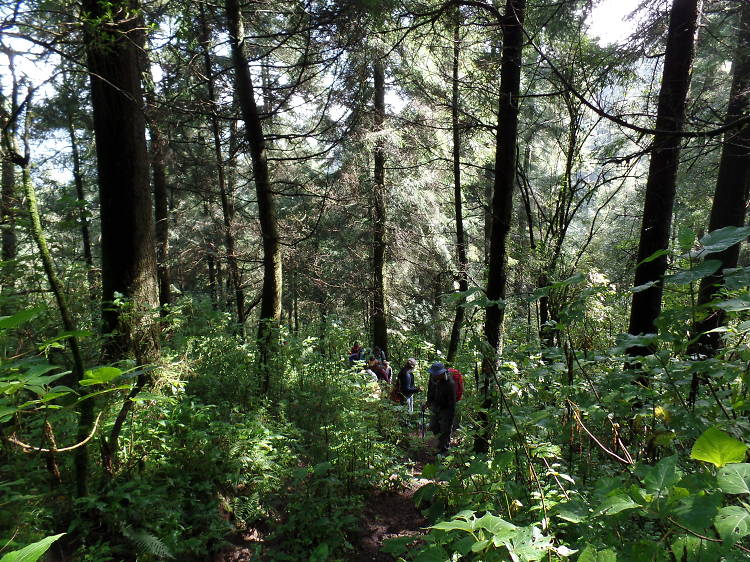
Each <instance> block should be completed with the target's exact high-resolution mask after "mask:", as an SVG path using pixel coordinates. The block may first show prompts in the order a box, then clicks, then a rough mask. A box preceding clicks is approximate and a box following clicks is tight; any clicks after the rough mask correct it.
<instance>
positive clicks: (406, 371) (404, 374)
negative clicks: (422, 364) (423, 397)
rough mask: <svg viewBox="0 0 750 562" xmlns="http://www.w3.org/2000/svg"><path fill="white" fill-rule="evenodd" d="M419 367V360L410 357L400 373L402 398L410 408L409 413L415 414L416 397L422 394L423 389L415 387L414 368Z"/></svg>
mask: <svg viewBox="0 0 750 562" xmlns="http://www.w3.org/2000/svg"><path fill="white" fill-rule="evenodd" d="M416 366H417V360H416V359H414V358H413V357H410V358H409V359H407V360H406V363H404V366H403V367H401V370H400V371H399V372H398V388H399V392H400V393H401V396H403V403H405V404H406V405H407V406H408V407H409V413H410V414H413V413H414V395H415V394H416V393H417V392H422V389H421V388H419V387H418V386H415V385H414V368H415V367H416Z"/></svg>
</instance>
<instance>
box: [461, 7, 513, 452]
mask: <svg viewBox="0 0 750 562" xmlns="http://www.w3.org/2000/svg"><path fill="white" fill-rule="evenodd" d="M525 8H526V0H507V2H506V4H505V16H504V20H503V38H504V41H503V54H502V65H501V70H500V100H499V107H498V113H497V141H496V147H495V185H494V194H493V197H492V227H491V235H490V263H489V272H488V279H487V298H488V299H490V300H491V301H498V300H501V299H504V298H505V289H506V280H507V271H506V265H507V253H508V252H507V250H508V248H507V245H508V232H510V223H511V217H512V211H513V190H514V188H515V185H516V145H517V141H518V111H519V90H520V86H521V62H522V58H521V57H522V49H523V43H524V37H523V18H524V11H525ZM504 314H505V307H504V305H499V304H493V305H491V306H489V307H487V312H486V317H485V321H484V337H485V339H486V340H487V344H488V347H489V352H488V353H487V354H485V356H484V358H483V360H482V377H483V378H482V395H483V397H484V404H483V412H482V413H481V415H480V424H481V425H482V426H483V430H482V432H481V433H480V434H479V435H478V436H477V438H476V440H475V442H474V449H475V450H476V451H477V452H487V451H488V450H489V444H490V430H489V417H488V416H487V413H486V412H487V411H488V410H489V409H490V408H491V407H492V394H491V392H490V389H491V384H492V380H493V378H494V374H495V369H496V367H497V352H498V349H499V347H500V333H501V329H502V324H503V317H504Z"/></svg>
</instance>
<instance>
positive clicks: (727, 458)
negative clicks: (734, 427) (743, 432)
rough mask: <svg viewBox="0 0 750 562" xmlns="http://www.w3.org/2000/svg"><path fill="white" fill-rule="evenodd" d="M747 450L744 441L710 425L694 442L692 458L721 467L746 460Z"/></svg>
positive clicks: (691, 452)
mask: <svg viewBox="0 0 750 562" xmlns="http://www.w3.org/2000/svg"><path fill="white" fill-rule="evenodd" d="M746 451H747V445H745V444H744V443H743V442H742V441H739V440H737V439H735V438H734V437H732V436H731V435H729V434H728V433H725V432H724V431H721V430H720V429H718V428H716V427H709V428H708V429H707V430H706V431H704V432H703V434H702V435H701V436H700V437H698V439H697V440H696V441H695V444H693V449H692V451H690V458H691V459H695V460H699V461H705V462H710V463H711V464H713V465H714V466H716V467H717V468H721V467H722V466H725V465H727V464H730V463H737V462H742V461H743V460H745V452H746Z"/></svg>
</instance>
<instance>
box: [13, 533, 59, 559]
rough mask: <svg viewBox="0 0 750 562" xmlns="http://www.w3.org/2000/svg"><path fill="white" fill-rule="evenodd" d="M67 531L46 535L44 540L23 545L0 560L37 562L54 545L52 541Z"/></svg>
mask: <svg viewBox="0 0 750 562" xmlns="http://www.w3.org/2000/svg"><path fill="white" fill-rule="evenodd" d="M64 534H65V533H60V534H59V535H53V536H51V537H45V538H43V539H42V540H40V541H38V542H35V543H33V544H30V545H29V546H25V547H23V548H22V549H21V550H14V551H13V552H9V553H7V554H6V555H5V556H3V557H2V558H0V562H36V561H37V560H39V559H40V558H41V557H42V556H43V555H44V553H45V552H47V550H48V549H49V547H50V546H52V543H53V542H55V541H56V540H57V539H59V538H60V537H62V536H63V535H64Z"/></svg>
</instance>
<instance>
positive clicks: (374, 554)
mask: <svg viewBox="0 0 750 562" xmlns="http://www.w3.org/2000/svg"><path fill="white" fill-rule="evenodd" d="M414 437H417V436H416V434H415V435H414ZM433 441H434V440H433V439H431V438H430V437H425V438H423V439H419V438H418V437H417V438H416V439H413V440H411V441H410V444H411V445H412V446H411V447H410V449H409V450H408V451H407V454H408V456H407V458H406V459H405V460H406V462H411V463H413V465H414V466H413V469H412V473H411V479H410V480H409V481H408V482H406V486H405V487H404V488H402V489H400V490H395V491H382V490H376V491H374V492H373V493H372V494H371V495H370V496H368V497H367V499H366V501H365V508H364V510H363V513H362V519H361V527H360V539H359V542H358V544H357V545H356V547H357V552H356V554H355V555H354V556H353V557H352V558H351V560H352V561H353V562H370V561H378V562H380V561H383V562H385V561H389V560H395V559H394V558H393V556H391V555H390V554H386V553H385V552H381V551H380V549H381V547H382V546H383V542H384V541H385V540H387V539H393V538H397V537H414V538H415V540H416V539H417V537H418V536H419V535H421V534H422V532H423V531H422V529H423V527H425V526H426V525H427V520H426V519H425V518H424V517H423V516H422V514H421V513H420V512H419V510H418V509H417V508H416V506H415V505H414V500H413V496H414V493H415V492H416V491H417V490H418V489H419V488H420V487H421V486H423V485H424V484H426V483H427V480H424V479H423V478H422V469H423V468H424V465H425V464H427V463H428V462H432V461H434V459H435V447H434V443H433Z"/></svg>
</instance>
